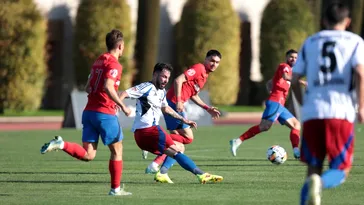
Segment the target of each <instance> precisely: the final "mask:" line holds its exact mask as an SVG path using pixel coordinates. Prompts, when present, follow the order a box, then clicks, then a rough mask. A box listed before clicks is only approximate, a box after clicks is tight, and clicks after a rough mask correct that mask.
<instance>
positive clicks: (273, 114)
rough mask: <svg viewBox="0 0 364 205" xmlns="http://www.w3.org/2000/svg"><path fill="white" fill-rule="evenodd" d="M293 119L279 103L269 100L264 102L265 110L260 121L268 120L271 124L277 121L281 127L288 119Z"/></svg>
mask: <svg viewBox="0 0 364 205" xmlns="http://www.w3.org/2000/svg"><path fill="white" fill-rule="evenodd" d="M293 117H294V116H293V115H292V113H291V112H290V111H288V110H287V108H285V107H284V106H283V105H281V104H280V103H278V102H274V101H271V100H267V101H266V102H265V110H264V112H263V116H262V119H264V120H269V121H271V122H275V121H276V120H278V122H279V123H281V125H284V124H285V122H286V121H287V120H288V119H290V118H293Z"/></svg>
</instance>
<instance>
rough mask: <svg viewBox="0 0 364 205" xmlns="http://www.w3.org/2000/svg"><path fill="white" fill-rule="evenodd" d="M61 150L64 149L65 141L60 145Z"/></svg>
mask: <svg viewBox="0 0 364 205" xmlns="http://www.w3.org/2000/svg"><path fill="white" fill-rule="evenodd" d="M59 148H60V149H63V148H64V141H62V142H61V144H60V145H59Z"/></svg>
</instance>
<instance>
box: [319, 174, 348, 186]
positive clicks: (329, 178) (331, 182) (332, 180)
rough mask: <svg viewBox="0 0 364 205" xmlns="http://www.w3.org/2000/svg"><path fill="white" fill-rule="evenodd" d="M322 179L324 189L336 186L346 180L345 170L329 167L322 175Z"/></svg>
mask: <svg viewBox="0 0 364 205" xmlns="http://www.w3.org/2000/svg"><path fill="white" fill-rule="evenodd" d="M321 180H322V187H323V188H324V189H330V188H334V187H337V186H339V185H340V184H342V183H343V182H344V181H345V172H344V171H343V170H339V169H329V170H326V171H325V172H324V173H323V174H322V175H321Z"/></svg>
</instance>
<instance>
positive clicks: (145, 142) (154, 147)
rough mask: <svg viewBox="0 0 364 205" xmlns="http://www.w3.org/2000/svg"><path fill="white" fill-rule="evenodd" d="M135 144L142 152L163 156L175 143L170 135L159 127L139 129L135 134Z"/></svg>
mask: <svg viewBox="0 0 364 205" xmlns="http://www.w3.org/2000/svg"><path fill="white" fill-rule="evenodd" d="M134 138H135V142H136V144H137V145H138V147H139V148H140V149H142V150H146V151H148V152H150V153H153V154H156V155H161V154H163V153H164V150H166V149H167V148H168V147H170V146H171V145H174V142H173V140H172V138H171V136H170V135H169V134H167V133H166V131H164V130H163V128H162V127H160V126H159V125H156V126H152V127H148V128H143V129H137V130H135V132H134Z"/></svg>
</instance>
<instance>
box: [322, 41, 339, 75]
mask: <svg viewBox="0 0 364 205" xmlns="http://www.w3.org/2000/svg"><path fill="white" fill-rule="evenodd" d="M335 44H336V42H335V41H326V42H325V43H324V44H323V46H322V52H321V56H322V58H323V59H324V63H323V64H322V65H321V66H320V70H321V71H322V72H323V73H329V72H330V73H332V72H334V71H335V69H336V57H335V53H334V48H335ZM327 58H329V59H330V66H327V65H326V61H325V60H326V59H327Z"/></svg>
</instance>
